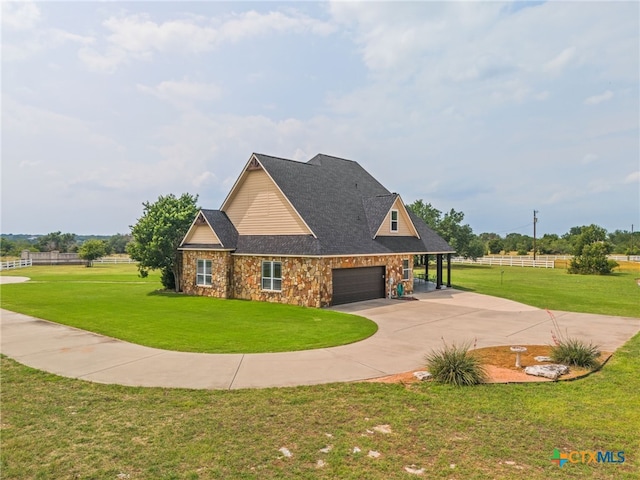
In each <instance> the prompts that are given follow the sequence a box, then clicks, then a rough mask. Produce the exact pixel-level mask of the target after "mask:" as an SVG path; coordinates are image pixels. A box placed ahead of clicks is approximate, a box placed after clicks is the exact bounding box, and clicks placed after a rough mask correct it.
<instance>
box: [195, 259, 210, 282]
mask: <svg viewBox="0 0 640 480" xmlns="http://www.w3.org/2000/svg"><path fill="white" fill-rule="evenodd" d="M200 262H203V265H202V267H203V273H198V271H199V268H198V267H199V266H200ZM207 262H208V263H209V265H210V267H211V268H210V269H209V271H210V272H211V273H207ZM201 278H202V280H203V283H201V282H200V279H201ZM207 278H208V279H209V283H207ZM196 286H198V287H207V288H209V287H213V260H208V259H206V258H198V259H197V260H196Z"/></svg>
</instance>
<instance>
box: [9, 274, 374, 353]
mask: <svg viewBox="0 0 640 480" xmlns="http://www.w3.org/2000/svg"><path fill="white" fill-rule="evenodd" d="M136 272H137V271H136V267H135V266H134V265H98V266H95V267H92V268H86V267H83V266H65V267H30V268H27V269H22V270H19V271H12V272H11V274H13V275H22V276H29V277H30V278H31V279H32V280H31V281H30V282H27V283H21V284H10V285H3V286H2V287H1V288H2V290H1V293H2V308H6V309H8V310H12V311H16V312H20V313H25V314H28V315H33V316H35V317H38V318H43V319H46V320H52V321H54V322H58V323H62V324H65V325H71V326H74V327H77V328H81V329H84V330H89V331H92V332H96V333H101V334H104V335H108V336H110V337H114V338H119V339H123V340H127V341H130V342H133V343H138V344H140V345H147V346H150V347H157V348H163V349H168V350H179V351H185V352H206V353H260V352H283V351H293V350H305V349H312V348H324V347H329V346H335V345H343V344H347V343H352V342H355V341H359V340H362V339H364V338H367V337H369V336H371V335H373V334H374V333H375V332H376V330H377V326H376V324H375V323H374V322H372V321H370V320H368V319H365V318H363V317H358V316H355V315H348V314H344V313H340V312H334V311H331V310H324V309H314V308H302V307H295V306H290V305H281V304H273V303H264V302H248V301H241V300H222V299H215V298H207V297H192V296H186V295H180V294H173V293H160V292H158V291H157V289H159V288H160V283H159V277H158V276H154V275H150V277H148V278H146V279H141V278H139V277H138V276H137V273H136Z"/></svg>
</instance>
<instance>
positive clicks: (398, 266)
mask: <svg viewBox="0 0 640 480" xmlns="http://www.w3.org/2000/svg"><path fill="white" fill-rule="evenodd" d="M233 258H234V265H233V285H234V287H233V296H234V298H242V299H246V300H258V301H262V302H278V303H289V304H292V305H301V306H306V307H326V306H329V305H331V299H332V296H333V275H332V272H331V270H333V269H334V268H356V267H374V266H384V267H385V271H386V276H387V278H386V282H385V283H386V285H385V291H386V295H387V296H388V295H389V276H391V278H393V288H394V293H395V287H396V286H397V284H398V282H399V281H401V282H402V283H403V284H404V287H405V293H406V294H410V293H412V292H413V276H411V278H410V279H409V280H404V281H403V280H402V260H403V259H405V260H409V265H411V266H413V258H412V256H411V255H406V256H403V255H379V256H362V257H335V258H334V257H328V258H317V257H277V256H272V257H252V256H242V255H237V256H235V255H234V257H233ZM263 261H277V262H281V263H282V290H281V291H280V292H272V291H266V290H262V285H261V282H262V262H263Z"/></svg>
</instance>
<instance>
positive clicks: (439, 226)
mask: <svg viewBox="0 0 640 480" xmlns="http://www.w3.org/2000/svg"><path fill="white" fill-rule="evenodd" d="M406 207H407V208H408V209H410V210H411V211H412V212H413V213H415V214H416V215H417V216H418V217H420V218H421V219H422V220H424V222H425V223H426V224H427V225H429V226H430V227H431V228H432V229H433V230H435V231H436V232H437V233H438V235H440V236H441V237H442V238H443V239H444V240H446V242H447V243H448V244H449V245H451V246H452V247H453V248H454V249H455V251H456V253H457V254H458V255H461V256H463V257H467V258H478V257H481V256H482V255H484V244H483V243H482V242H481V241H479V240H478V239H477V237H476V235H474V234H473V230H472V229H471V227H470V226H469V225H462V220H463V219H464V213H462V212H456V211H455V210H454V209H453V208H452V209H451V210H450V211H449V212H447V213H445V214H444V216H442V212H441V211H440V210H438V209H437V208H434V207H433V206H432V205H431V204H430V203H426V204H425V203H424V201H422V200H416V201H415V202H413V203H412V204H410V205H407V206H406ZM474 240H477V242H475V243H472V242H474Z"/></svg>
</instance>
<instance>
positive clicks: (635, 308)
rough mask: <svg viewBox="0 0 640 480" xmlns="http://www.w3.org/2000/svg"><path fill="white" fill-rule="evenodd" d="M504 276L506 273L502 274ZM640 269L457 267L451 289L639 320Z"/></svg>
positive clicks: (543, 306)
mask: <svg viewBox="0 0 640 480" xmlns="http://www.w3.org/2000/svg"><path fill="white" fill-rule="evenodd" d="M502 272H504V273H502ZM639 277H640V265H639V266H638V268H637V270H635V271H634V270H630V271H624V272H616V273H614V274H613V275H569V274H568V273H567V271H566V270H565V269H562V268H556V269H547V268H530V267H496V266H492V267H489V266H484V265H455V266H454V267H453V269H452V273H451V278H452V286H453V287H454V288H457V289H460V290H468V291H477V292H479V293H484V294H487V295H493V296H496V297H502V298H508V299H510V300H515V301H518V302H522V303H525V304H527V305H532V306H534V307H539V308H549V309H551V310H566V311H571V312H582V313H599V314H605V315H618V316H623V317H640V287H639V286H638V283H637V281H636V280H637V279H638V278H639Z"/></svg>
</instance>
